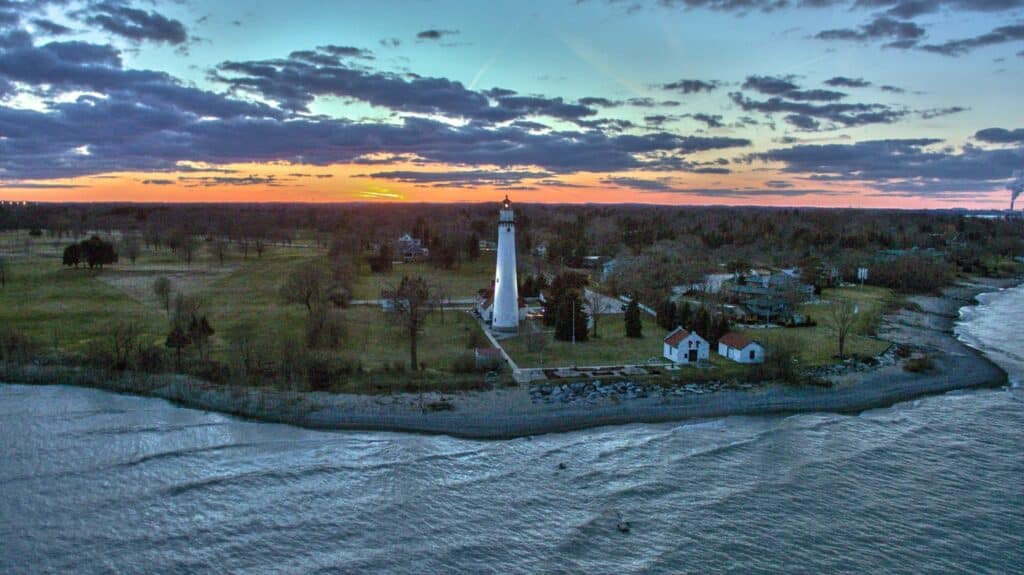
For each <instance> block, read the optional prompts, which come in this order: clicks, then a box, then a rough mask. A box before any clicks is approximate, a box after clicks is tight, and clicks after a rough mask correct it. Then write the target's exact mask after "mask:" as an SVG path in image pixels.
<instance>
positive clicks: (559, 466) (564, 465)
mask: <svg viewBox="0 0 1024 575" xmlns="http://www.w3.org/2000/svg"><path fill="white" fill-rule="evenodd" d="M566 467H567V466H566V464H565V462H564V461H563V462H561V463H559V464H558V468H559V469H565V468H566Z"/></svg>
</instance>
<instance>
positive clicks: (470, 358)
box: [452, 352, 477, 373]
mask: <svg viewBox="0 0 1024 575" xmlns="http://www.w3.org/2000/svg"><path fill="white" fill-rule="evenodd" d="M452 371H453V372H455V373H476V371H477V368H476V355H475V354H474V353H473V352H467V353H460V354H459V355H458V356H457V357H456V358H455V361H453V362H452Z"/></svg>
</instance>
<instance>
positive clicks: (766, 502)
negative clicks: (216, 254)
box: [0, 289, 1024, 573]
mask: <svg viewBox="0 0 1024 575" xmlns="http://www.w3.org/2000/svg"><path fill="white" fill-rule="evenodd" d="M964 319H965V322H964V324H963V325H962V326H961V336H962V337H963V338H964V339H965V340H966V341H969V342H970V343H971V344H972V345H975V346H977V347H980V348H983V349H986V351H988V353H989V354H990V355H991V356H992V357H993V358H994V359H995V360H997V361H998V362H999V363H1001V364H1002V365H1003V366H1004V367H1005V368H1006V369H1007V370H1008V371H1010V372H1011V376H1012V377H1013V378H1014V379H1016V381H1018V382H1019V381H1021V379H1024V359H1022V358H1024V356H1022V354H1021V352H1020V351H1018V350H1017V349H1016V348H1017V344H1016V342H1017V341H1019V334H1020V333H1024V290H1021V289H1016V290H1008V291H1005V292H1000V293H998V294H992V295H988V296H984V297H983V304H982V305H981V306H978V307H976V308H974V309H971V310H967V311H965V318H964ZM1011 334H1016V336H1014V337H1011ZM0 456H2V459H0V460H2V466H0V572H3V573H20V572H33V573H35V572H83V573H106V572H112V571H114V572H123V573H134V572H138V573H160V572H178V573H186V572H214V573H224V572H282V573H307V572H318V571H319V572H325V573H329V572H351V573H366V572H385V573H448V572H461V573H487V572H496V573H540V572H551V573H576V572H592V573H679V572H709V571H714V572H721V571H731V572H737V573H757V572H779V571H788V572H804V573H826V572H832V573H835V572H846V573H876V572H889V573H950V572H962V573H1012V572H1018V573H1019V572H1022V562H1024V551H1022V549H1024V393H1022V390H1021V388H1019V387H1014V388H1008V389H1001V390H984V391H974V392H964V393H953V394H948V395H943V396H937V397H930V398H926V399H922V400H919V401H916V402H912V403H906V404H900V405H897V406H895V407H892V408H888V409H881V410H874V411H870V412H867V413H863V414H861V415H858V416H844V415H832V414H810V415H798V416H792V417H763V418H754V417H743V418H726V419H718V420H713V421H707V422H701V423H690V424H685V425H634V426H625V427H615V428H603V429H597V430H590V431H584V432H577V433H569V434H558V435H549V436H542V437H535V438H532V439H519V440H514V441H501V442H481V441H467V440H457V439H451V438H446V437H429V436H417V435H403V434H388V433H347V432H337V433H330V432H315V431H306V430H302V429H297V428H292V427H288V426H282V425H268V424H261V423H253V422H246V421H239V420H237V419H233V418H230V417H226V416H222V415H218V414H212V413H205V412H200V411H194V410H189V409H183V408H178V407H174V406H172V405H170V404H168V403H166V402H164V401H160V400H152V399H144V398H136V397H127V396H118V395H113V394H109V393H105V392H100V391H95V390H89V389H77V388H71V387H60V386H53V387H25V386H16V385H0ZM560 463H564V464H565V469H559V464H560ZM619 514H621V516H622V518H623V519H625V520H627V521H629V522H630V524H631V526H632V529H631V531H630V532H629V533H621V532H619V531H618V530H617V529H616V523H617V521H618V516H619Z"/></svg>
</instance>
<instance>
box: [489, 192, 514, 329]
mask: <svg viewBox="0 0 1024 575" xmlns="http://www.w3.org/2000/svg"><path fill="white" fill-rule="evenodd" d="M491 329H493V330H494V331H504V332H516V331H519V280H518V278H517V277H516V223H515V217H514V216H513V215H512V203H511V202H509V201H508V196H505V201H504V202H502V204H501V210H500V211H499V212H498V263H497V266H496V269H495V271H494V308H493V312H492V315H491Z"/></svg>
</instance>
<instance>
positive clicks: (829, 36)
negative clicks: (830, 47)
mask: <svg viewBox="0 0 1024 575" xmlns="http://www.w3.org/2000/svg"><path fill="white" fill-rule="evenodd" d="M924 35H925V31H924V28H922V27H920V26H918V25H917V24H915V23H914V22H908V21H903V20H896V19H894V18H890V17H888V16H876V17H875V18H874V19H872V20H871V21H869V22H868V23H866V24H862V25H861V26H860V27H858V28H856V29H854V28H837V29H832V30H823V31H821V32H818V33H817V34H815V36H814V37H815V38H817V39H818V40H845V41H856V42H866V41H876V40H888V41H889V42H888V43H887V44H886V47H890V48H909V47H911V46H914V45H915V44H916V43H917V41H918V40H920V39H921V38H922V37H923V36H924Z"/></svg>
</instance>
